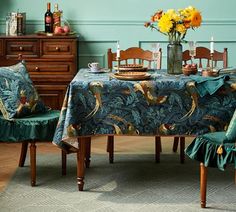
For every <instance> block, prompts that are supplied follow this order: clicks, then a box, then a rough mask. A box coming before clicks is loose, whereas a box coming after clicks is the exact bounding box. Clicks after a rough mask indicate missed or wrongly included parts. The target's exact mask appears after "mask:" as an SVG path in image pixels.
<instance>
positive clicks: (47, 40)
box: [0, 35, 78, 109]
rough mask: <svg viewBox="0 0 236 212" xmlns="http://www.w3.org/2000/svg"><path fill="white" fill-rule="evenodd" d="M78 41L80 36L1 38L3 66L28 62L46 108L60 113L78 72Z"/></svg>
mask: <svg viewBox="0 0 236 212" xmlns="http://www.w3.org/2000/svg"><path fill="white" fill-rule="evenodd" d="M77 41H78V37H77V36H52V37H49V36H38V35H24V36H4V35H0V66H7V65H12V64H16V63H17V62H18V61H20V60H22V59H23V60H25V61H26V66H27V69H28V71H29V73H30V76H31V79H32V80H33V82H34V85H35V87H36V88H37V90H38V92H39V94H40V96H41V98H42V99H43V101H44V102H45V104H46V105H48V106H50V107H52V108H53V109H60V108H61V105H62V102H63V99H64V95H65V92H66V88H67V85H68V84H69V83H70V81H71V80H72V79H73V77H74V75H75V74H76V72H77Z"/></svg>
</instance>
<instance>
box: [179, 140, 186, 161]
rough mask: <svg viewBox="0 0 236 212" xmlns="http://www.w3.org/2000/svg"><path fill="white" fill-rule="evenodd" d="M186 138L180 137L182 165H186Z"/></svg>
mask: <svg viewBox="0 0 236 212" xmlns="http://www.w3.org/2000/svg"><path fill="white" fill-rule="evenodd" d="M184 149H185V137H180V163H184V161H185V154H184Z"/></svg>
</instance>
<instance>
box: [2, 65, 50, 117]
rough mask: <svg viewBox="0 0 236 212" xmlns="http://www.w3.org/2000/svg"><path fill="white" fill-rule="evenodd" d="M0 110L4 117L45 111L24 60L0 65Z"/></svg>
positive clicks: (23, 115)
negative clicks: (10, 64) (11, 64)
mask: <svg viewBox="0 0 236 212" xmlns="http://www.w3.org/2000/svg"><path fill="white" fill-rule="evenodd" d="M0 110H1V112H2V114H3V116H4V118H5V119H14V118H19V117H25V116H29V115H31V114H35V113H43V112H46V111H47V108H46V107H45V105H44V104H43V102H42V101H41V100H40V99H39V95H38V93H37V91H36V89H35V87H34V85H33V82H32V80H31V79H30V76H29V74H28V72H27V70H26V67H25V64H24V62H20V63H18V64H16V65H13V66H8V67H0Z"/></svg>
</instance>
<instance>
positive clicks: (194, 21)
mask: <svg viewBox="0 0 236 212" xmlns="http://www.w3.org/2000/svg"><path fill="white" fill-rule="evenodd" d="M201 22H202V17H201V13H200V12H199V11H198V10H197V9H196V8H194V7H192V6H189V7H187V8H185V9H179V10H178V11H176V10H174V9H169V10H167V11H166V12H163V10H159V11H157V12H156V13H155V14H154V15H153V16H152V17H151V21H149V22H146V23H145V27H150V28H151V29H155V30H157V31H159V32H161V33H162V34H164V35H166V36H168V38H169V44H168V46H167V72H168V73H169V74H181V73H182V44H181V42H183V41H184V38H185V35H186V33H187V30H188V29H190V28H191V29H194V28H197V27H199V26H200V25H201Z"/></svg>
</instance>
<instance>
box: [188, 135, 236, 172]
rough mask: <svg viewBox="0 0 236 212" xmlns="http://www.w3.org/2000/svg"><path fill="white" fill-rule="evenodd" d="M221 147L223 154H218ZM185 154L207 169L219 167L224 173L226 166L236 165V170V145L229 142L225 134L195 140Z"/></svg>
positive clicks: (205, 136) (203, 136)
mask: <svg viewBox="0 0 236 212" xmlns="http://www.w3.org/2000/svg"><path fill="white" fill-rule="evenodd" d="M222 141H223V142H222ZM221 146H222V148H223V153H222V154H218V153H217V150H218V148H219V147H221ZM185 153H186V154H187V155H188V156H189V157H190V158H191V159H194V160H197V161H200V162H202V163H203V164H204V166H206V167H217V168H219V169H220V170H222V171H223V170H224V169H225V167H226V164H229V163H234V164H235V168H236V147H235V143H234V142H232V141H228V140H227V138H226V136H225V132H215V133H208V134H205V135H202V136H199V137H197V138H195V139H194V140H193V141H192V143H191V144H190V145H189V146H188V147H187V148H186V149H185Z"/></svg>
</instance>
